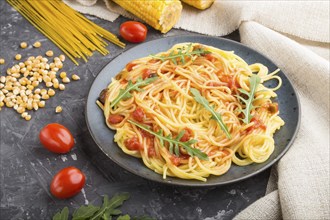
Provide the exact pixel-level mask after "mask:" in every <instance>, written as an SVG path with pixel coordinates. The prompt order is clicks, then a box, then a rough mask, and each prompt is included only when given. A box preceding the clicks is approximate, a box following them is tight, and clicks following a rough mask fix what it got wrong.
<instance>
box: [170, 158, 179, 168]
mask: <svg viewBox="0 0 330 220" xmlns="http://www.w3.org/2000/svg"><path fill="white" fill-rule="evenodd" d="M170 159H171V162H172V163H173V165H174V166H179V165H180V163H181V158H180V157H177V156H172V157H171V158H170Z"/></svg>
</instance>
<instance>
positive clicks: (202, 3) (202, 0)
mask: <svg viewBox="0 0 330 220" xmlns="http://www.w3.org/2000/svg"><path fill="white" fill-rule="evenodd" d="M181 1H183V2H184V3H187V4H188V5H191V6H193V7H195V8H198V9H201V10H204V9H206V8H208V7H210V6H211V5H212V3H213V2H214V0H181Z"/></svg>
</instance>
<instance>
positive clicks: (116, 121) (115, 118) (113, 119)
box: [108, 114, 125, 124]
mask: <svg viewBox="0 0 330 220" xmlns="http://www.w3.org/2000/svg"><path fill="white" fill-rule="evenodd" d="M124 118H125V117H124V116H122V115H118V114H114V115H109V118H108V122H109V123H110V124H119V123H120V122H122V121H123V120H124Z"/></svg>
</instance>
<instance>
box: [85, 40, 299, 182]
mask: <svg viewBox="0 0 330 220" xmlns="http://www.w3.org/2000/svg"><path fill="white" fill-rule="evenodd" d="M182 42H196V43H197V42H198V43H202V44H206V45H210V46H213V47H217V48H220V49H223V50H229V51H235V53H236V54H237V55H238V56H240V57H242V58H243V59H244V60H245V61H246V62H247V63H249V64H252V63H256V62H258V63H262V64H264V65H265V66H267V67H268V68H269V71H274V70H276V69H277V67H276V65H275V64H274V63H273V62H272V61H270V60H269V59H267V58H266V57H265V56H263V55H261V54H260V53H258V52H256V51H255V50H252V49H250V48H248V47H246V46H244V45H242V44H240V43H237V42H234V41H231V40H227V39H223V38H217V37H208V36H174V37H167V38H162V39H158V40H153V41H149V42H146V43H143V44H140V45H137V46H135V47H134V48H132V49H130V50H128V51H126V52H124V53H122V54H120V55H119V56H117V57H116V58H114V59H113V60H112V61H111V62H110V63H108V64H107V65H106V66H105V67H104V68H103V70H102V71H101V72H100V73H99V74H98V76H97V77H96V79H95V81H94V83H93V84H92V86H91V88H90V91H89V95H88V99H87V107H86V120H87V125H88V128H89V130H90V133H91V134H92V137H93V139H94V141H95V142H96V144H97V145H98V146H99V147H100V148H101V150H102V151H103V152H104V153H105V154H106V155H107V156H108V157H109V158H110V159H111V160H112V161H114V162H115V163H117V164H118V165H119V166H121V167H123V168H124V169H126V170H128V171H130V172H132V173H134V174H136V175H139V176H141V177H143V178H146V179H149V180H153V181H157V182H161V183H167V184H173V185H184V186H215V185H223V184H228V183H233V182H236V181H240V180H243V179H246V178H249V177H251V176H253V175H256V174H258V173H260V172H262V171H263V170H265V169H267V168H268V167H270V166H271V165H273V164H274V163H275V162H277V161H278V160H279V159H280V158H281V157H282V156H283V155H284V154H285V152H287V150H288V149H289V147H290V146H291V144H292V142H293V140H294V138H295V136H296V133H297V130H298V127H299V122H300V104H299V100H298V97H297V93H296V92H295V89H294V88H293V86H292V84H291V82H290V80H289V79H288V78H287V76H285V74H284V73H283V72H282V71H281V72H280V73H279V74H278V75H279V76H280V77H281V78H282V80H283V85H282V87H281V88H280V89H279V90H278V91H277V92H276V93H277V94H278V100H277V102H278V103H279V107H280V116H281V118H282V119H283V120H284V121H285V125H284V126H283V127H282V128H281V129H280V130H279V131H277V132H276V133H275V136H274V139H275V151H274V153H273V154H272V155H271V156H270V158H269V159H268V160H267V161H266V162H265V163H262V164H252V165H249V166H245V167H239V166H236V165H234V164H233V165H232V167H231V168H230V170H229V171H228V172H227V173H226V174H224V175H222V176H210V177H209V178H208V180H207V182H201V181H197V180H184V179H179V178H171V177H167V179H165V180H164V179H163V178H162V176H161V175H159V174H157V173H155V172H153V171H152V170H150V169H148V168H147V167H146V166H145V165H144V164H143V162H142V160H140V159H137V158H134V157H132V156H129V155H126V154H125V153H124V152H122V150H121V149H120V148H119V147H118V146H117V144H116V143H115V142H114V141H113V136H114V134H115V132H114V131H113V130H110V129H109V128H108V127H107V126H106V124H105V122H104V115H103V111H101V110H100V109H99V107H98V106H97V105H96V104H95V102H96V100H97V99H98V95H99V94H100V92H101V91H102V90H103V89H104V88H106V87H107V86H108V84H109V83H110V82H111V78H112V77H114V76H115V75H116V74H117V73H118V72H120V71H121V70H122V69H123V68H124V67H125V65H126V64H127V63H128V62H130V61H132V60H134V59H137V58H140V57H145V56H148V55H150V54H155V53H158V52H162V51H167V50H168V49H170V48H171V47H172V46H173V45H174V44H177V43H182ZM276 83H277V82H275V81H274V82H268V84H266V85H267V86H275V84H276Z"/></svg>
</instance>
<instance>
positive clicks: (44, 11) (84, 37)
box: [7, 0, 125, 65]
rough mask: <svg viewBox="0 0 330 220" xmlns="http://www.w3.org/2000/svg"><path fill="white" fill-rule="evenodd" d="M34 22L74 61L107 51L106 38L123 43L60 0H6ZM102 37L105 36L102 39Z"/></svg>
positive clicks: (85, 59)
mask: <svg viewBox="0 0 330 220" xmlns="http://www.w3.org/2000/svg"><path fill="white" fill-rule="evenodd" d="M7 1H8V3H9V4H11V5H12V6H13V7H14V8H15V9H16V10H17V11H18V12H19V13H21V14H22V16H24V17H25V18H26V19H27V20H28V21H29V22H30V23H31V24H32V25H33V26H35V27H36V28H37V29H38V30H39V31H40V32H41V33H43V34H44V35H45V36H46V37H48V38H49V39H50V40H51V41H53V43H54V44H55V45H56V46H58V47H59V48H60V49H61V50H62V51H63V52H64V53H65V54H66V55H67V56H68V57H69V58H70V59H71V60H72V61H73V62H74V63H75V64H76V65H79V63H78V62H77V60H76V59H77V58H81V59H83V60H84V61H85V62H87V61H88V57H90V56H92V55H93V52H94V51H98V52H100V53H101V54H102V55H106V54H108V53H109V51H108V50H107V48H106V46H107V45H108V44H107V42H106V41H105V40H108V41H110V42H112V43H114V44H116V45H117V46H119V47H122V48H123V47H125V44H124V43H122V42H121V41H120V40H119V39H118V38H117V36H115V35H114V34H112V33H110V32H109V31H107V30H105V29H104V28H102V27H100V26H98V25H96V24H95V23H93V22H91V21H90V20H88V19H87V18H85V17H84V16H82V15H81V14H80V13H78V12H76V11H75V10H73V9H72V8H70V7H69V6H67V5H66V4H65V3H64V2H62V1H61V0H52V1H35V0H25V1H20V0H7ZM104 39H105V40H104Z"/></svg>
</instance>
